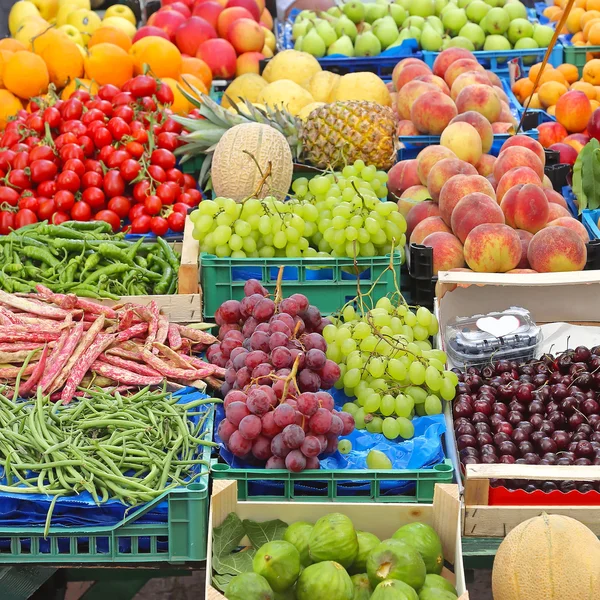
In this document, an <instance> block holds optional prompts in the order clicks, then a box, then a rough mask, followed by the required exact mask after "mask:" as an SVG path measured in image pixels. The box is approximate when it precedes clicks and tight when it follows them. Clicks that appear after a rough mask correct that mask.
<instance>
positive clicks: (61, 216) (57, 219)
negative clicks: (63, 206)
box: [52, 210, 71, 225]
mask: <svg viewBox="0 0 600 600" xmlns="http://www.w3.org/2000/svg"><path fill="white" fill-rule="evenodd" d="M70 220H71V217H70V216H69V215H68V214H67V213H65V212H62V211H60V210H58V211H56V212H55V213H54V214H53V215H52V224H53V225H62V224H63V223H66V222H67V221H70Z"/></svg>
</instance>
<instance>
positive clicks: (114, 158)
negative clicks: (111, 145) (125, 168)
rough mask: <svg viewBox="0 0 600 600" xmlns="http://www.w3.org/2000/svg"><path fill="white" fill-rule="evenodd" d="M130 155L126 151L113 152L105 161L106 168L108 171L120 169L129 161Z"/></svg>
mask: <svg viewBox="0 0 600 600" xmlns="http://www.w3.org/2000/svg"><path fill="white" fill-rule="evenodd" d="M130 158H131V155H130V154H129V152H127V150H115V151H114V152H113V153H112V154H111V155H110V156H109V157H108V158H107V159H106V166H107V167H108V168H109V169H116V168H118V167H120V166H121V165H122V164H123V163H124V162H125V161H127V160H129V159H130Z"/></svg>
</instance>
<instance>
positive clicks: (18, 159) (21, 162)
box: [12, 152, 29, 169]
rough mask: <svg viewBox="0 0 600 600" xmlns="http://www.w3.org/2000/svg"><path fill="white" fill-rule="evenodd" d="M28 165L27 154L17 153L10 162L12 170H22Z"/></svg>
mask: <svg viewBox="0 0 600 600" xmlns="http://www.w3.org/2000/svg"><path fill="white" fill-rule="evenodd" d="M28 164H29V152H19V153H18V154H17V155H16V156H15V157H14V159H13V161H12V167H13V169H24V168H25V167H27V165H28Z"/></svg>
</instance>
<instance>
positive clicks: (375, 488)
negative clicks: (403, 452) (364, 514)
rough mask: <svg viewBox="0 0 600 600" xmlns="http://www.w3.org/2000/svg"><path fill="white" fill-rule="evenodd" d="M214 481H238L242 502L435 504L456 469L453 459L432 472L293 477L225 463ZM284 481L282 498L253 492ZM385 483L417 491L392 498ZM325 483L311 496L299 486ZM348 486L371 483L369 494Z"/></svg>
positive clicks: (213, 470)
mask: <svg viewBox="0 0 600 600" xmlns="http://www.w3.org/2000/svg"><path fill="white" fill-rule="evenodd" d="M211 476H212V478H213V479H235V480H236V481H237V488H238V500H252V501H254V502H272V501H274V502H281V501H282V500H290V501H292V500H293V501H294V502H323V501H327V500H328V501H331V502H363V503H370V502H380V503H384V502H402V503H409V502H420V503H430V502H433V488H434V486H435V484H436V483H452V481H453V477H454V474H453V467H452V462H451V461H450V459H445V460H444V462H442V463H440V464H438V465H435V466H434V467H433V468H431V469H390V470H381V471H362V470H360V469H339V470H326V469H320V470H310V471H302V472H301V473H290V472H289V471H287V470H285V469H273V470H269V471H265V470H264V469H235V468H232V467H230V466H229V465H226V464H223V463H217V462H215V463H213V465H212V467H211ZM265 479H268V480H269V481H280V482H282V483H283V493H282V494H281V495H253V493H252V490H251V489H250V488H251V486H252V484H253V483H256V482H258V481H264V480H265ZM384 481H412V482H414V484H415V487H414V491H411V492H407V493H406V494H402V495H388V494H385V495H384V493H383V492H382V490H381V483H382V482H384ZM317 482H325V483H326V484H327V485H326V486H325V487H324V488H323V489H320V490H319V492H318V494H319V495H316V492H313V493H312V494H311V495H310V496H308V495H306V491H305V492H304V493H302V491H301V489H300V488H299V486H302V485H304V486H310V484H311V483H313V484H315V483H317ZM342 482H344V483H348V482H356V483H358V482H361V483H365V482H366V483H369V490H368V492H364V491H360V492H358V491H357V492H356V493H355V494H352V495H349V494H348V487H346V488H345V493H343V492H344V488H342V487H340V484H341V483H342Z"/></svg>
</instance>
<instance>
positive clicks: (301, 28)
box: [292, 20, 312, 40]
mask: <svg viewBox="0 0 600 600" xmlns="http://www.w3.org/2000/svg"><path fill="white" fill-rule="evenodd" d="M311 28H312V24H311V22H310V21H307V20H304V21H300V23H298V21H295V22H294V24H293V25H292V38H293V39H295V40H297V39H298V38H299V37H301V36H303V35H306V34H307V33H308V30H309V29H311Z"/></svg>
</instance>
